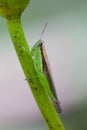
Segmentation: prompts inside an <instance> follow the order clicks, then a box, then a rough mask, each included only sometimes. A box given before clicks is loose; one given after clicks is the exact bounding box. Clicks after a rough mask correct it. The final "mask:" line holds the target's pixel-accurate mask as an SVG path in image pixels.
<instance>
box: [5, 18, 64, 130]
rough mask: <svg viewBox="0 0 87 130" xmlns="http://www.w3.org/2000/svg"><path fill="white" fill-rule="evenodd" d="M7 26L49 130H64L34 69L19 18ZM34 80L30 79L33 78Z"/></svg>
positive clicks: (9, 22) (8, 20) (8, 21)
mask: <svg viewBox="0 0 87 130" xmlns="http://www.w3.org/2000/svg"><path fill="white" fill-rule="evenodd" d="M6 21H7V26H8V30H9V33H10V36H11V38H12V41H13V44H14V47H15V50H16V53H17V56H18V58H19V61H20V63H21V66H22V68H23V71H24V74H25V77H26V79H29V80H27V81H28V84H29V85H30V88H31V90H32V93H33V95H34V97H35V100H36V102H37V104H38V106H39V108H40V111H41V113H42V115H43V116H44V118H45V121H46V122H47V125H48V127H49V130H64V127H63V124H62V122H61V120H60V118H59V116H58V113H57V112H56V110H55V108H54V106H53V104H52V103H51V101H50V100H49V98H48V96H47V94H46V92H45V90H44V88H43V86H42V85H41V83H40V81H39V79H38V77H37V73H36V71H35V68H34V64H33V58H32V55H31V52H30V50H29V47H28V44H27V42H26V39H25V36H24V33H23V30H22V25H21V21H20V17H17V18H12V19H11V18H8V19H7V20H6ZM34 76H36V77H35V78H31V77H34Z"/></svg>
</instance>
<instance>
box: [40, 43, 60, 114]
mask: <svg viewBox="0 0 87 130" xmlns="http://www.w3.org/2000/svg"><path fill="white" fill-rule="evenodd" d="M40 48H41V55H42V62H43V63H42V64H43V72H44V74H45V75H46V77H47V79H48V81H49V85H50V89H51V90H52V92H53V94H54V96H55V98H56V101H53V103H54V106H55V107H56V110H57V111H58V112H61V107H60V102H59V100H58V97H57V93H56V90H55V86H54V83H53V77H52V73H51V69H50V64H49V61H48V57H47V53H46V50H45V47H44V45H43V42H41V44H40Z"/></svg>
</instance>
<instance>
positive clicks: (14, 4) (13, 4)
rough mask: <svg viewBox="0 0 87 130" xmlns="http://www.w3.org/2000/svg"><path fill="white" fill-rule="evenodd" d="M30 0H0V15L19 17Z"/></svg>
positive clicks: (7, 17) (8, 17)
mask: <svg viewBox="0 0 87 130" xmlns="http://www.w3.org/2000/svg"><path fill="white" fill-rule="evenodd" d="M29 2H30V0H0V15H1V16H3V17H4V18H6V19H10V18H16V17H20V15H21V13H22V12H23V11H24V9H25V8H26V6H27V5H28V4H29Z"/></svg>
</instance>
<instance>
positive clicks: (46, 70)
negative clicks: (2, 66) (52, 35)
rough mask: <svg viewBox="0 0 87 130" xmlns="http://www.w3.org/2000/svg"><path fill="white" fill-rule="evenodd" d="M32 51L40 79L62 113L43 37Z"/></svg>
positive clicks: (58, 110)
mask: <svg viewBox="0 0 87 130" xmlns="http://www.w3.org/2000/svg"><path fill="white" fill-rule="evenodd" d="M45 28H46V25H45V27H44V30H45ZM44 30H43V32H44ZM43 32H42V34H43ZM41 37H42V35H41ZM31 53H32V57H33V60H34V66H35V70H36V72H37V76H38V77H39V80H40V82H41V84H42V86H43V87H44V89H45V91H46V93H47V95H48V96H49V98H50V99H51V101H52V102H53V104H54V106H55V108H56V110H57V112H59V113H60V112H61V107H60V102H59V100H58V97H57V94H56V90H55V86H54V82H53V77H52V73H51V68H50V64H49V61H48V56H47V53H46V50H45V46H44V43H43V41H42V40H41V38H40V40H38V41H37V42H36V44H35V45H34V46H33V47H32V50H31Z"/></svg>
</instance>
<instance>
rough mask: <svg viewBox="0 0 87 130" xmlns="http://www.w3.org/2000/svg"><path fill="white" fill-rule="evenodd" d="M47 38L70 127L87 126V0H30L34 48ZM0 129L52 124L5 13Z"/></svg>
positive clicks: (35, 129) (26, 19)
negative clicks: (36, 94) (44, 114)
mask: <svg viewBox="0 0 87 130" xmlns="http://www.w3.org/2000/svg"><path fill="white" fill-rule="evenodd" d="M46 21H47V22H48V25H47V28H46V31H45V34H44V36H43V38H42V40H44V42H45V43H44V44H45V47H46V50H47V54H48V57H49V61H50V64H51V68H52V73H53V77H54V82H55V86H56V90H57V94H58V97H59V100H60V102H61V106H62V110H63V112H62V114H60V117H61V120H62V122H63V124H64V126H65V128H66V130H86V129H87V78H86V77H87V1H85V0H83V1H82V0H42V1H41V0H37V1H35V0H31V2H30V5H29V6H28V7H27V8H26V10H25V11H24V13H23V15H22V25H23V29H24V33H25V36H26V38H27V41H28V44H29V46H30V48H31V47H32V46H33V45H34V43H35V42H36V41H37V40H38V39H39V38H40V35H41V32H42V30H43V28H44V25H45V23H46ZM0 129H1V130H48V128H47V126H46V124H45V122H44V119H43V117H42V115H41V113H40V111H39V109H38V107H37V104H36V102H35V100H34V98H33V95H32V92H31V90H30V88H29V86H28V84H27V82H26V80H25V77H24V74H23V71H22V69H21V67H20V64H19V61H18V58H17V56H16V53H15V50H14V47H13V44H12V41H11V39H10V36H9V33H8V30H7V26H6V24H5V21H4V20H3V19H2V17H0Z"/></svg>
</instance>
